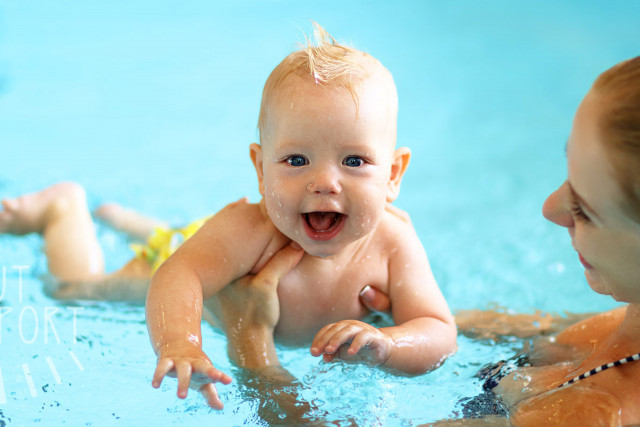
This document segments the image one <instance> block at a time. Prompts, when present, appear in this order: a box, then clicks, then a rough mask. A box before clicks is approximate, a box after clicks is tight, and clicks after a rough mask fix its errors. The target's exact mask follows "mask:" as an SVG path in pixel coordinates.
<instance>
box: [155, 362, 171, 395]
mask: <svg viewBox="0 0 640 427" xmlns="http://www.w3.org/2000/svg"><path fill="white" fill-rule="evenodd" d="M174 368H175V364H174V363H173V359H167V358H162V359H160V360H159V361H158V365H157V366H156V370H155V372H154V373H153V379H152V380H151V386H153V387H154V388H158V387H160V384H162V380H163V378H164V377H165V376H166V375H167V374H168V373H169V372H171V371H172V370H173V369H174Z"/></svg>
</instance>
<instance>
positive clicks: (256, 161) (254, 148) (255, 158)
mask: <svg viewBox="0 0 640 427" xmlns="http://www.w3.org/2000/svg"><path fill="white" fill-rule="evenodd" d="M249 151H250V153H249V155H250V156H251V161H252V162H253V166H254V167H255V168H256V174H258V190H259V191H260V195H261V196H264V172H263V171H262V147H261V146H260V145H258V144H256V143H255V142H254V143H253V144H251V145H250V146H249Z"/></svg>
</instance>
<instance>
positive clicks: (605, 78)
mask: <svg viewBox="0 0 640 427" xmlns="http://www.w3.org/2000/svg"><path fill="white" fill-rule="evenodd" d="M566 151H567V163H568V178H567V180H566V181H565V182H564V183H563V184H562V185H561V186H560V187H559V188H558V189H557V190H556V191H555V192H554V193H552V194H551V195H550V196H549V197H548V198H547V200H546V202H545V204H544V207H543V214H544V216H545V217H546V218H547V219H548V220H550V221H552V222H554V223H556V224H558V225H560V226H562V227H565V228H567V230H568V232H569V236H570V238H571V241H572V244H573V247H574V248H575V249H576V251H577V252H578V257H579V259H580V261H581V262H582V264H583V265H584V268H585V276H586V279H587V282H588V284H589V286H590V287H591V288H592V289H593V290H594V291H595V292H598V293H600V294H605V295H610V296H611V297H612V298H614V299H615V300H616V301H621V302H626V303H628V305H626V306H623V307H620V308H618V309H615V310H612V311H609V312H606V313H602V314H598V315H595V316H592V317H589V318H587V319H585V320H582V321H580V322H578V323H576V324H573V325H571V326H569V327H567V328H566V329H564V330H563V331H561V332H560V333H559V334H557V335H556V336H555V337H553V339H548V338H546V339H544V340H542V339H541V340H540V342H538V343H536V345H534V349H533V350H532V351H531V352H529V354H528V355H527V359H526V363H524V366H523V367H518V368H516V370H515V371H511V373H510V375H500V374H499V373H500V372H504V370H502V369H495V370H493V372H489V373H488V375H486V376H487V385H486V388H487V389H490V390H491V392H492V393H493V394H494V395H495V396H496V397H497V398H499V399H500V400H501V401H502V403H504V405H505V407H506V408H507V411H508V415H509V419H508V421H507V419H505V418H503V419H502V422H503V423H505V424H508V423H509V422H510V423H512V424H513V425H516V426H528V425H532V426H540V425H555V424H557V425H563V426H566V425H576V426H583V425H598V426H605V425H606V426H608V425H612V426H615V425H629V424H637V423H640V405H639V404H638V403H639V402H640V388H638V386H637V384H638V380H640V363H635V361H636V360H638V359H640V354H639V353H640V57H636V58H633V59H630V60H628V61H625V62H622V63H620V64H618V65H616V66H614V67H612V68H611V69H609V70H607V71H606V72H604V73H603V74H602V75H601V76H600V77H599V78H598V79H597V80H596V82H595V83H594V85H593V87H592V88H591V90H590V91H589V93H588V94H587V96H586V97H585V98H584V100H583V101H582V103H581V104H580V107H579V108H578V111H577V113H576V116H575V120H574V123H573V129H572V131H571V136H570V138H569V141H568V143H567V147H566ZM272 279H273V280H275V278H273V277H272ZM273 289H275V286H274V287H273ZM368 296H369V297H371V298H373V300H375V301H377V305H378V308H383V307H384V305H385V303H384V296H383V295H380V294H379V293H375V291H373V290H370V291H369V295H368ZM271 301H273V302H274V303H276V302H277V299H273V298H272V299H271ZM500 316H504V315H500ZM485 320H486V319H485ZM505 320H506V321H510V320H512V319H510V318H506V319H505ZM515 320H520V318H516V319H515ZM272 321H273V319H272ZM458 321H459V322H458V323H459V326H461V329H465V328H466V325H467V324H469V325H473V319H472V318H470V317H469V313H466V315H465V316H461V317H459V318H458ZM489 323H491V322H489ZM484 332H487V331H486V330H485V331H484ZM488 332H490V331H488ZM503 332H504V331H503ZM520 361H522V358H520ZM268 363H269V364H270V365H272V366H273V365H276V366H277V360H269V361H268ZM489 371H491V370H489ZM460 421H465V420H460ZM460 421H455V423H456V424H457V423H459V422H460ZM484 421H489V420H487V419H485V420H484ZM492 421H499V420H498V419H497V418H495V416H494V417H492Z"/></svg>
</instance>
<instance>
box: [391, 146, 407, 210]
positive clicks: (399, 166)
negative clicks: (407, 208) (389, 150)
mask: <svg viewBox="0 0 640 427" xmlns="http://www.w3.org/2000/svg"><path fill="white" fill-rule="evenodd" d="M410 159H411V150H409V149H408V148H407V147H400V148H398V149H397V150H396V151H395V152H394V153H393V163H391V176H390V177H389V183H388V184H387V185H388V189H387V202H389V203H391V202H393V201H394V200H395V199H396V198H397V197H398V194H400V183H401V182H402V177H403V176H404V173H405V171H406V170H407V167H408V166H409V160H410Z"/></svg>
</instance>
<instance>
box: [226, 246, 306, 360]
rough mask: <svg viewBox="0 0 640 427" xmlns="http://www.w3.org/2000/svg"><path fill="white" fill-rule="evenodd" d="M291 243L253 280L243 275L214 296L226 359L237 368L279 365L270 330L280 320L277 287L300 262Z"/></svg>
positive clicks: (299, 253)
mask: <svg viewBox="0 0 640 427" xmlns="http://www.w3.org/2000/svg"><path fill="white" fill-rule="evenodd" d="M303 254H304V251H303V250H302V249H301V248H300V247H299V246H298V245H297V244H295V243H291V244H289V245H288V246H285V247H284V248H282V249H280V251H278V252H277V253H276V254H275V255H274V256H273V257H272V258H271V259H270V260H269V262H268V263H267V264H266V265H265V266H264V268H262V270H260V272H259V273H258V274H256V275H255V276H253V275H247V276H244V277H242V278H241V279H238V280H236V281H235V282H233V283H231V284H229V285H227V286H225V287H224V289H223V290H222V291H220V292H219V293H218V294H216V295H215V296H214V298H215V300H216V305H217V309H216V313H215V314H216V316H217V317H218V321H219V322H220V323H221V326H222V327H223V328H224V330H225V332H226V335H227V340H228V344H227V349H228V352H229V358H230V359H231V360H232V361H233V362H235V364H236V365H237V366H238V367H240V368H247V369H261V368H264V367H267V366H274V365H279V363H278V359H277V356H276V354H275V347H274V344H273V330H274V328H275V326H276V324H277V323H278V320H279V318H280V303H279V301H278V292H277V288H278V283H279V282H280V279H281V278H282V277H283V276H284V275H286V274H287V273H288V272H289V271H291V270H292V269H293V268H294V267H295V266H296V265H297V264H298V262H299V261H300V259H301V258H302V255H303Z"/></svg>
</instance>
